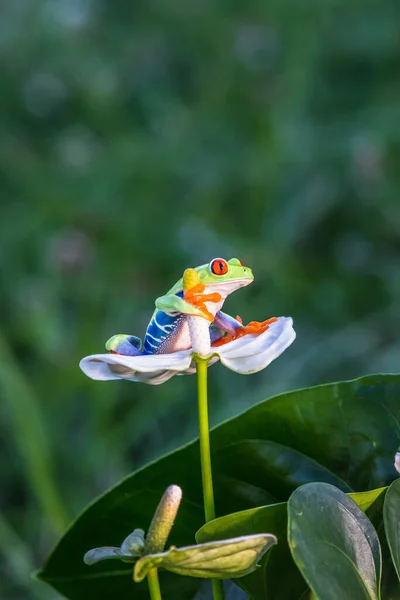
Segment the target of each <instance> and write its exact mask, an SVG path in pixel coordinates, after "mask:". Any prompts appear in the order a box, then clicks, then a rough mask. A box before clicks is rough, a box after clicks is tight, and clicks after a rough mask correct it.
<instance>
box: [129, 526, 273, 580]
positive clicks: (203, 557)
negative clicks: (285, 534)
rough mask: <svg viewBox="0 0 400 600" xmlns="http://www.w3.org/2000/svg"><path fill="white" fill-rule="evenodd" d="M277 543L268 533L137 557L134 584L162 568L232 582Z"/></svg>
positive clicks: (253, 565)
mask: <svg viewBox="0 0 400 600" xmlns="http://www.w3.org/2000/svg"><path fill="white" fill-rule="evenodd" d="M276 543H277V539H276V537H275V536H274V535H272V534H270V533H262V534H259V535H245V536H242V537H237V538H232V539H230V540H221V541H218V542H207V543H205V544H198V545H196V546H185V547H183V548H175V547H174V546H171V548H170V549H169V550H167V551H166V552H161V553H159V554H149V555H148V556H143V557H141V558H139V559H138V560H137V562H136V564H135V567H134V570H133V578H134V580H135V581H137V582H139V581H142V580H143V579H144V578H145V577H146V576H147V574H148V573H149V571H150V570H151V569H153V568H155V567H157V568H159V567H162V568H163V569H166V570H167V571H172V572H173V573H178V575H186V576H189V577H202V578H213V579H232V578H237V577H244V575H248V574H249V573H251V572H252V571H254V570H255V569H256V568H257V566H258V565H257V563H258V561H259V560H260V559H261V558H262V557H263V556H264V554H265V553H266V552H267V551H268V550H269V549H270V548H272V546H274V545H275V544H276Z"/></svg>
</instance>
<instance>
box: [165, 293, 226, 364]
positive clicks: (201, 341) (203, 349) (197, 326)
mask: <svg viewBox="0 0 400 600" xmlns="http://www.w3.org/2000/svg"><path fill="white" fill-rule="evenodd" d="M223 303H224V299H222V300H221V301H220V302H206V303H205V305H206V307H207V310H208V311H209V312H210V313H211V314H212V315H214V316H215V315H216V314H217V312H218V311H219V310H221V307H222V305H223ZM188 319H192V323H191V327H189V322H188ZM210 325H211V323H210V322H209V321H208V320H207V319H203V317H194V318H193V317H189V316H188V315H181V316H180V317H178V319H177V321H176V322H175V326H174V330H173V331H171V333H170V334H169V336H168V337H167V338H166V339H165V340H164V341H163V342H162V343H161V344H160V346H159V347H158V349H157V352H156V353H157V354H169V353H170V352H179V351H180V350H189V348H192V342H194V344H195V347H194V350H195V351H196V352H200V353H201V354H206V353H207V347H208V349H209V347H210ZM191 331H192V333H191ZM192 336H193V338H194V339H193V340H192Z"/></svg>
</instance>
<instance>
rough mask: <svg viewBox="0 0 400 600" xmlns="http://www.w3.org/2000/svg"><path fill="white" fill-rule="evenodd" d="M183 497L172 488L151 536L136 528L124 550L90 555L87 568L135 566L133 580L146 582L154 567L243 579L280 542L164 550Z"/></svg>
mask: <svg viewBox="0 0 400 600" xmlns="http://www.w3.org/2000/svg"><path fill="white" fill-rule="evenodd" d="M181 497H182V491H181V489H180V488H179V487H178V486H176V485H171V486H169V487H168V488H167V489H166V491H165V493H164V495H163V497H162V498H161V501H160V503H159V505H158V507H157V509H156V512H155V514H154V517H153V520H152V523H151V525H150V528H149V531H148V533H147V536H145V533H144V531H143V530H142V529H135V530H134V531H133V532H132V533H131V534H130V535H128V537H127V538H126V539H125V540H124V541H123V542H122V544H121V546H120V547H116V546H104V547H101V548H93V549H92V550H89V551H88V552H86V554H85V556H84V561H85V563H86V564H87V565H93V564H95V563H97V562H100V561H103V560H107V559H119V560H122V561H123V562H128V563H129V562H130V563H135V564H134V568H133V578H134V580H135V581H136V582H139V581H142V580H143V579H145V577H147V575H148V574H149V572H150V571H151V570H152V569H154V568H163V569H166V570H167V571H172V572H173V573H177V574H179V575H186V576H189V577H202V578H214V579H232V578H236V577H243V576H244V575H248V574H249V573H251V572H252V571H254V570H255V569H256V568H257V566H258V561H259V560H260V559H261V558H262V557H263V556H264V554H265V553H266V552H267V551H268V550H269V549H270V548H272V547H273V546H274V545H275V544H276V543H277V539H276V537H275V536H274V535H273V534H271V533H259V534H255V535H254V534H253V535H244V536H241V537H237V538H231V539H228V540H220V541H215V542H206V543H203V544H197V545H194V546H184V547H182V548H176V547H175V546H171V547H170V548H169V549H168V550H164V546H165V543H166V541H167V538H168V535H169V533H170V531H171V528H172V525H173V522H174V520H175V517H176V514H177V511H178V508H179V504H180V501H181Z"/></svg>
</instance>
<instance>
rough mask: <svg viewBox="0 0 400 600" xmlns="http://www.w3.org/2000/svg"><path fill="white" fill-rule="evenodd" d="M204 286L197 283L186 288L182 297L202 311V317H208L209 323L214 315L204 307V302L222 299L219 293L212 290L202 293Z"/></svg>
mask: <svg viewBox="0 0 400 600" xmlns="http://www.w3.org/2000/svg"><path fill="white" fill-rule="evenodd" d="M204 290H205V286H204V285H203V284H202V283H197V284H196V285H194V286H193V287H191V288H190V289H188V290H186V291H185V293H184V295H183V299H184V300H186V302H188V303H189V304H192V305H193V306H195V307H196V308H198V309H199V310H201V311H202V312H203V313H204V318H205V319H208V320H209V321H210V322H211V323H212V322H213V321H214V315H212V314H211V313H210V311H209V310H208V309H207V307H206V304H205V303H206V302H220V301H221V300H222V297H221V294H218V293H217V292H214V293H213V294H203V293H202V292H204Z"/></svg>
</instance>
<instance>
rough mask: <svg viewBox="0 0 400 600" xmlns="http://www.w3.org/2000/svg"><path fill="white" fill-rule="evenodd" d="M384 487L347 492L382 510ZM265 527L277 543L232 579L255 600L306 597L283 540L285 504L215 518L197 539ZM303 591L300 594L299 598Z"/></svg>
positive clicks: (366, 506)
mask: <svg viewBox="0 0 400 600" xmlns="http://www.w3.org/2000/svg"><path fill="white" fill-rule="evenodd" d="M385 490H386V488H379V489H376V490H371V491H369V492H357V493H352V494H350V496H351V497H352V498H353V500H354V501H355V502H356V503H357V505H358V506H359V507H360V508H361V509H362V510H363V511H369V512H374V511H375V508H376V507H377V510H378V511H380V513H379V514H380V515H381V514H382V512H381V511H382V503H381V502H380V498H381V497H382V496H383V495H384V492H385ZM265 529H269V531H272V532H273V533H274V534H275V535H276V536H277V538H278V544H277V546H276V547H274V548H273V550H272V551H271V552H270V553H269V554H268V556H267V561H265V562H264V563H263V569H258V570H257V571H256V572H255V573H252V574H250V575H247V576H246V577H243V578H242V579H240V580H238V581H237V582H236V583H237V584H239V585H240V586H241V587H242V588H243V589H244V590H246V591H247V592H248V593H249V594H251V596H252V597H253V598H255V599H256V600H263V599H265V598H267V599H268V600H270V599H271V600H278V599H279V598H282V599H285V598H299V599H300V598H301V600H306V599H307V600H308V598H309V594H310V593H311V592H310V591H309V590H308V586H307V584H306V582H305V581H304V579H303V577H302V576H301V574H300V572H299V570H298V568H297V566H296V565H295V563H294V561H293V559H292V555H291V552H290V549H289V546H288V543H287V537H286V532H287V504H286V503H281V504H274V505H271V506H263V507H259V508H254V509H250V510H245V511H241V512H238V513H234V514H231V515H226V516H225V517H220V518H219V519H215V520H214V521H211V522H210V523H207V524H206V525H203V527H202V528H201V529H200V530H199V531H198V532H197V534H196V539H197V541H198V542H205V541H210V540H218V539H225V538H229V537H232V536H236V535H243V534H244V533H245V532H249V533H253V534H255V533H257V532H260V531H263V530H265ZM303 595H304V598H303Z"/></svg>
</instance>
